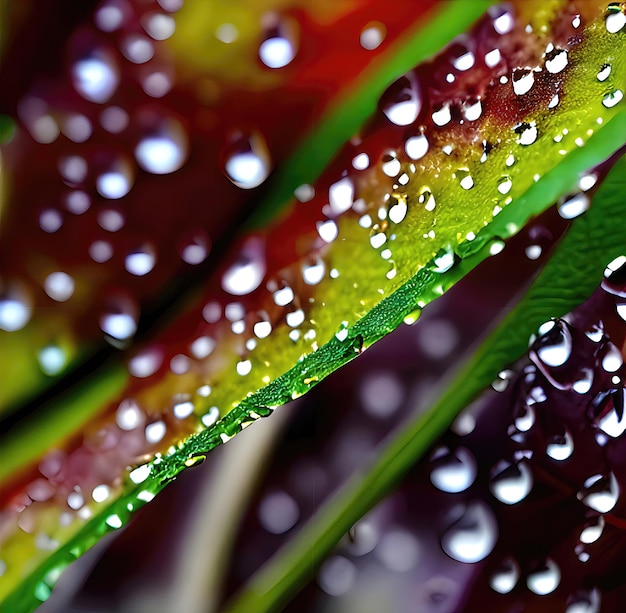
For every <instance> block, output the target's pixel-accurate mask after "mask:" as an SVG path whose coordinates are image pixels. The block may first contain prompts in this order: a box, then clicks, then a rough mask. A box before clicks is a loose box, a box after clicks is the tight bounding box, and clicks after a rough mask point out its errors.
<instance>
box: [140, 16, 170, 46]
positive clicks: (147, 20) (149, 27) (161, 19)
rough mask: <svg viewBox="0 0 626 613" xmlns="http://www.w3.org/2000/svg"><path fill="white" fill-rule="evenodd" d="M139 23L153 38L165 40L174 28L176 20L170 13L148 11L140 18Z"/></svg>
mask: <svg viewBox="0 0 626 613" xmlns="http://www.w3.org/2000/svg"><path fill="white" fill-rule="evenodd" d="M141 23H142V25H143V27H144V29H145V30H146V32H147V33H148V34H149V35H150V36H151V37H152V38H154V40H166V39H168V38H169V37H170V36H172V34H174V31H175V30H176V22H175V21H174V19H173V17H171V16H170V15H165V14H163V13H149V14H147V15H144V16H143V17H142V18H141Z"/></svg>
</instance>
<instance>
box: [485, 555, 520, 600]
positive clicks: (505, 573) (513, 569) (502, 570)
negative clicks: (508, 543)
mask: <svg viewBox="0 0 626 613" xmlns="http://www.w3.org/2000/svg"><path fill="white" fill-rule="evenodd" d="M519 576H520V571H519V566H518V564H517V562H516V561H515V560H513V559H512V558H506V559H505V560H504V561H503V562H502V564H501V565H500V567H499V568H498V570H496V571H495V572H494V573H493V575H491V577H490V578H489V585H490V586H491V589H492V590H493V591H494V592H498V594H508V593H509V592H510V591H511V590H512V589H513V588H514V587H515V585H516V584H517V582H518V580H519Z"/></svg>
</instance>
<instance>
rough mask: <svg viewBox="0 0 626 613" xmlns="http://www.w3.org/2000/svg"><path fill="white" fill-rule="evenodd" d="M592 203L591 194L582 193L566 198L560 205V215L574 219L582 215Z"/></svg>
mask: <svg viewBox="0 0 626 613" xmlns="http://www.w3.org/2000/svg"><path fill="white" fill-rule="evenodd" d="M589 205H590V200H589V196H587V195H586V194H583V193H580V194H576V195H575V196H572V197H570V198H568V199H566V200H564V201H563V202H562V203H561V204H560V205H559V215H560V216H561V217H562V218H563V219H574V218H576V217H579V216H580V215H582V214H583V213H584V212H585V211H586V210H587V209H588V208H589Z"/></svg>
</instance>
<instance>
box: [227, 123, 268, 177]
mask: <svg viewBox="0 0 626 613" xmlns="http://www.w3.org/2000/svg"><path fill="white" fill-rule="evenodd" d="M223 164H224V172H225V173H226V176H227V177H228V178H229V179H230V180H231V181H232V182H233V183H234V184H235V185H236V186H237V187H241V188H242V189H253V188H255V187H258V186H259V185H261V184H262V183H263V182H264V181H265V179H267V177H268V176H269V174H270V172H271V169H272V168H271V166H272V162H271V157H270V154H269V151H268V149H267V144H266V143H265V139H264V138H263V137H262V136H261V135H260V134H259V133H258V132H254V133H252V134H251V135H249V136H245V135H243V134H241V133H239V134H236V135H235V136H233V137H232V138H231V141H230V144H229V146H228V147H226V149H225V151H224V153H223Z"/></svg>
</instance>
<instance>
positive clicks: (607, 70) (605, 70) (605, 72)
mask: <svg viewBox="0 0 626 613" xmlns="http://www.w3.org/2000/svg"><path fill="white" fill-rule="evenodd" d="M610 74H611V65H610V64H604V65H603V66H602V68H601V69H600V72H598V74H597V75H596V78H597V79H598V81H606V80H607V79H608V78H609V75H610Z"/></svg>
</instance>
